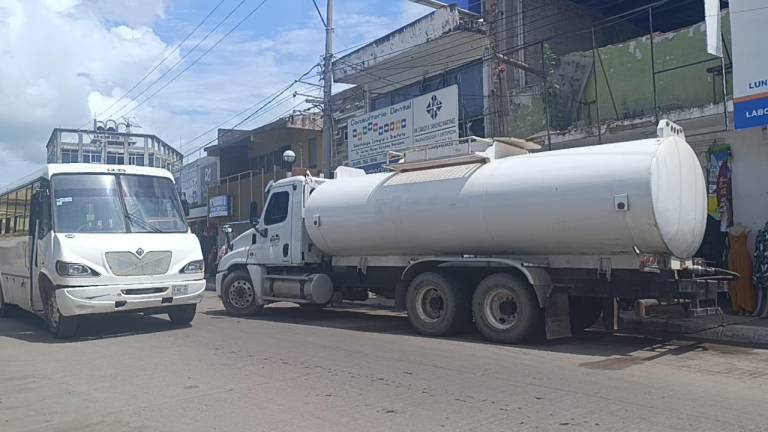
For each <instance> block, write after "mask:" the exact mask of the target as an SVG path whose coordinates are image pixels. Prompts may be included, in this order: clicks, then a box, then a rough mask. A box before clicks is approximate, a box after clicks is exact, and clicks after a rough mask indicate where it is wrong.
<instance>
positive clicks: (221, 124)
mask: <svg viewBox="0 0 768 432" xmlns="http://www.w3.org/2000/svg"><path fill="white" fill-rule="evenodd" d="M318 66H319V63H315V65H313V66H312V67H311V68H309V70H307V71H306V72H304V73H303V74H301V75H300V76H299V77H298V78H297V79H295V80H294V81H293V82H292V83H291V84H290V86H291V87H292V86H294V85H295V84H296V83H298V82H300V81H301V80H303V79H304V78H305V77H306V76H307V75H309V74H310V73H312V71H313V70H315V69H316V68H317V67H318ZM271 97H272V95H269V96H267V97H265V98H263V99H261V100H259V101H258V102H255V103H253V104H251V105H249V106H248V107H246V108H244V109H243V110H241V111H239V112H238V113H237V114H235V115H233V116H232V117H230V118H228V119H227V120H224V121H223V122H221V123H219V124H217V125H216V126H214V127H212V128H210V129H208V130H206V131H205V132H203V133H201V134H199V135H197V136H195V137H194V138H192V139H189V140H187V141H185V142H184V145H185V146H188V145H190V144H192V143H193V142H195V141H197V140H199V139H200V138H202V137H204V136H205V135H208V134H209V133H211V132H213V131H215V130H217V129H219V128H220V127H222V126H224V125H225V124H227V123H229V122H230V121H232V120H234V119H236V118H238V117H240V116H241V115H243V114H245V113H246V112H248V111H250V110H252V109H254V108H255V107H256V106H258V105H260V104H262V103H264V102H266V101H267V100H268V99H269V98H271Z"/></svg>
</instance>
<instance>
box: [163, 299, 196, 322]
mask: <svg viewBox="0 0 768 432" xmlns="http://www.w3.org/2000/svg"><path fill="white" fill-rule="evenodd" d="M196 312H197V305H194V304H191V305H181V306H174V307H172V308H171V309H169V310H168V318H170V319H171V322H172V323H174V324H176V325H189V323H191V322H192V320H193V319H195V313H196Z"/></svg>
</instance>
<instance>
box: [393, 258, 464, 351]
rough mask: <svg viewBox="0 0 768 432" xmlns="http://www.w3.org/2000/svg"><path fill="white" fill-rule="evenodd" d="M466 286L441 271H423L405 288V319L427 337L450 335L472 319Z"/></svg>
mask: <svg viewBox="0 0 768 432" xmlns="http://www.w3.org/2000/svg"><path fill="white" fill-rule="evenodd" d="M468 291H469V290H468V289H467V288H466V287H462V286H461V285H460V284H459V283H457V281H456V280H454V279H453V278H451V277H449V276H448V275H446V274H444V273H438V272H426V273H422V274H420V275H418V276H416V278H415V279H413V281H412V282H411V284H410V285H409V287H408V293H407V297H406V306H407V309H408V319H409V320H410V321H411V325H413V327H414V328H415V329H416V331H418V332H419V333H421V334H423V335H426V336H450V335H454V334H456V333H458V332H460V331H461V330H463V329H464V328H465V327H466V326H467V325H468V324H469V322H470V321H471V319H472V312H471V310H470V307H469V296H468Z"/></svg>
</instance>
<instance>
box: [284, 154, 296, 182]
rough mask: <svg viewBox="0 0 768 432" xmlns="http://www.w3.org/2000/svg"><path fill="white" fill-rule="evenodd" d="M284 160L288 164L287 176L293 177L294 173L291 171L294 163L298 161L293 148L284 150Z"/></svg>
mask: <svg viewBox="0 0 768 432" xmlns="http://www.w3.org/2000/svg"><path fill="white" fill-rule="evenodd" d="M283 160H284V161H285V163H286V164H288V173H287V175H286V177H291V176H292V175H293V173H292V172H291V170H293V163H294V162H295V161H296V153H294V152H293V150H286V151H284V152H283Z"/></svg>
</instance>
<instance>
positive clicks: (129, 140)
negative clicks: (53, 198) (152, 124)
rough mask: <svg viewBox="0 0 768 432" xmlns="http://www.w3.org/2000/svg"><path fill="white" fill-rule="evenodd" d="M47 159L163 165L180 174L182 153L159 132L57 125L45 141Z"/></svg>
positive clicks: (60, 161) (61, 161) (56, 161)
mask: <svg viewBox="0 0 768 432" xmlns="http://www.w3.org/2000/svg"><path fill="white" fill-rule="evenodd" d="M46 149H47V151H48V163H103V164H110V165H137V166H149V167H157V168H164V169H167V170H168V171H170V172H171V173H173V174H174V176H178V174H179V172H180V171H181V167H182V165H183V159H184V157H183V155H182V153H181V152H179V151H178V150H176V149H175V148H173V147H172V146H171V145H169V144H168V143H166V142H165V141H163V140H162V139H160V138H158V137H157V136H156V135H150V134H139V133H133V132H131V131H130V130H124V131H118V129H117V128H116V127H107V128H105V127H101V126H97V127H94V129H90V130H89V129H64V128H56V129H54V130H53V132H51V136H50V138H49V139H48V144H47V145H46Z"/></svg>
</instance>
